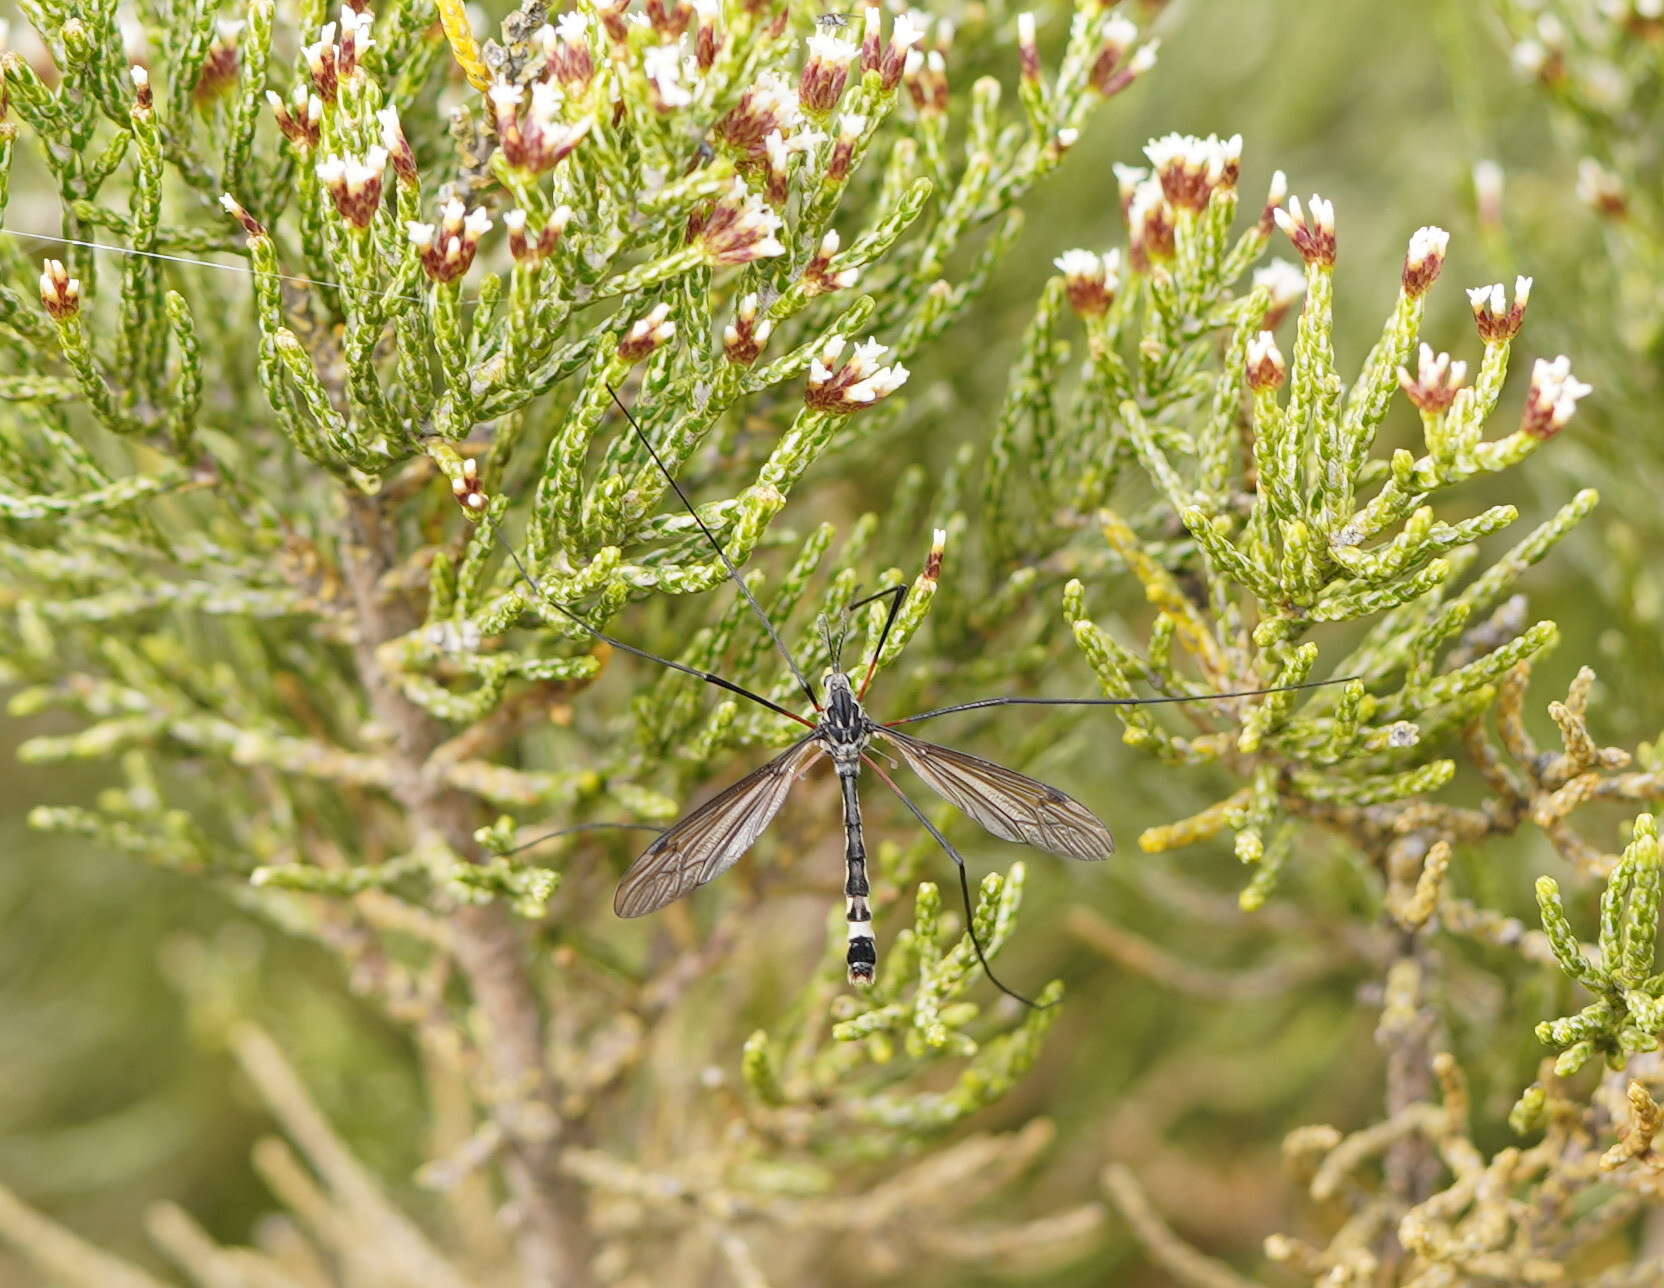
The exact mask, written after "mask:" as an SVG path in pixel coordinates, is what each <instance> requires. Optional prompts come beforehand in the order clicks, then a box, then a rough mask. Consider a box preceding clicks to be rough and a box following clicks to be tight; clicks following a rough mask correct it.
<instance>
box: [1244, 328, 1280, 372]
mask: <svg viewBox="0 0 1664 1288" xmlns="http://www.w3.org/2000/svg"><path fill="white" fill-rule="evenodd" d="M1282 361H1283V354H1282V350H1280V349H1278V348H1277V337H1276V335H1275V334H1274V333H1273V332H1270V331H1261V332H1260V333H1259V334H1258V335H1256V336H1254V337H1253V339H1251V340H1249V341H1248V365H1249V366H1250V367H1256V366H1259V365H1260V364H1261V363H1263V362H1274V363H1276V364H1277V365H1279V366H1281V365H1282Z"/></svg>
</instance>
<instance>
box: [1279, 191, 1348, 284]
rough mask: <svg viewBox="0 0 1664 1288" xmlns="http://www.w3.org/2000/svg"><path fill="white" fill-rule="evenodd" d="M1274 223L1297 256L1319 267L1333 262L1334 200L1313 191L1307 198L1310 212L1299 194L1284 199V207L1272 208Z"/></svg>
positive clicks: (1332, 264)
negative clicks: (1286, 206)
mask: <svg viewBox="0 0 1664 1288" xmlns="http://www.w3.org/2000/svg"><path fill="white" fill-rule="evenodd" d="M1272 218H1273V219H1275V220H1276V221H1277V227H1279V228H1281V229H1282V230H1283V232H1284V233H1285V234H1286V235H1287V237H1288V239H1289V241H1291V242H1293V243H1294V249H1295V250H1297V251H1299V252H1300V258H1301V259H1303V260H1305V261H1306V263H1308V264H1317V265H1320V266H1321V267H1323V268H1333V267H1334V265H1335V204H1334V202H1332V201H1326V200H1324V199H1323V198H1322V197H1319V196H1317V195H1316V194H1315V193H1314V194H1313V196H1312V199H1311V213H1310V214H1309V215H1308V214H1307V213H1306V212H1305V211H1303V210H1302V209H1301V207H1300V198H1299V197H1290V198H1289V199H1288V209H1286V210H1283V209H1278V210H1274V211H1272Z"/></svg>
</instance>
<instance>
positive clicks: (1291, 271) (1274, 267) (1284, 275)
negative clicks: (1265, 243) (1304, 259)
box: [1254, 259, 1306, 309]
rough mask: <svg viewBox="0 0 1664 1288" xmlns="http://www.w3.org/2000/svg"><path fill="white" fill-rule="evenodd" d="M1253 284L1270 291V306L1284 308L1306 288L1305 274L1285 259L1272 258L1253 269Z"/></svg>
mask: <svg viewBox="0 0 1664 1288" xmlns="http://www.w3.org/2000/svg"><path fill="white" fill-rule="evenodd" d="M1254 285H1255V286H1263V287H1265V288H1266V289H1267V290H1269V291H1270V292H1271V307H1272V308H1274V309H1277V308H1283V309H1286V308H1287V307H1288V306H1289V305H1290V304H1292V303H1294V301H1295V300H1297V299H1299V298H1300V297H1301V295H1303V294H1305V290H1306V275H1305V273H1303V272H1302V271H1301V270H1300V268H1299V266H1298V265H1296V264H1291V263H1290V262H1289V261H1288V260H1286V259H1274V260H1271V261H1270V262H1269V263H1267V264H1266V265H1265V266H1264V267H1262V268H1256V269H1255V270H1254Z"/></svg>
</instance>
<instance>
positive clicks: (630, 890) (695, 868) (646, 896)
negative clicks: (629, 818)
mask: <svg viewBox="0 0 1664 1288" xmlns="http://www.w3.org/2000/svg"><path fill="white" fill-rule="evenodd" d="M820 750H821V747H820V744H819V743H818V742H816V741H815V740H814V739H813V738H812V737H811V738H805V739H804V740H803V741H801V742H799V743H796V744H795V745H793V746H791V747H788V748H787V749H786V750H785V751H783V752H781V753H780V754H779V755H778V756H776V757H775V758H774V759H773V760H771V761H769V762H768V763H767V764H766V765H763V766H762V767H761V768H759V769H754V770H752V771H751V773H749V774H747V775H746V776H745V777H744V778H742V779H740V780H739V782H737V783H735V784H734V785H733V786H732V787H730V788H728V789H727V790H725V791H723V792H720V793H718V794H717V795H715V796H713V797H711V799H710V800H708V801H706V802H705V803H704V804H703V805H701V806H699V808H698V809H696V810H694V811H693V812H692V813H690V814H689V815H687V817H685V818H683V819H682V820H681V821H680V822H679V823H677V824H676V826H674V827H673V828H671V829H670V830H669V831H668V832H666V833H665V834H664V835H663V836H661V837H660V838H659V839H658V840H656V841H654V842H653V844H651V845H650V846H648V847H647V849H646V850H644V851H643V852H642V854H641V857H640V858H638V859H637V860H636V861H635V862H634V863H632V864H631V865H630V870H629V871H628V872H626V873H625V874H624V879H623V880H622V881H620V882H619V883H618V893H617V894H616V895H614V896H613V901H612V910H613V911H614V912H616V913H617V914H618V915H619V916H620V917H640V916H643V915H644V914H646V913H649V912H654V911H657V910H658V909H660V908H662V907H664V906H665V904H667V903H673V902H674V901H675V900H677V899H680V898H681V897H682V896H683V895H685V894H686V893H688V891H690V890H692V889H694V888H695V887H697V886H702V885H704V884H705V883H706V882H707V881H709V880H711V879H712V878H713V877H717V876H720V875H721V874H722V873H724V872H726V871H727V870H728V869H729V868H731V867H733V866H734V864H735V863H736V862H737V861H738V859H739V857H740V856H741V855H742V854H744V853H745V852H746V851H747V850H749V849H750V848H751V846H752V844H753V843H754V842H755V841H756V840H757V838H758V837H759V836H761V835H762V834H763V829H764V828H765V827H767V826H768V825H769V822H770V821H771V820H772V819H773V818H774V816H775V815H776V814H778V813H779V812H780V807H781V806H782V805H783V804H785V802H786V794H787V793H788V792H790V791H791V789H792V784H793V783H795V782H796V781H797V780H798V778H799V777H801V776H802V774H803V772H804V771H805V770H806V769H808V768H809V764H810V762H811V761H812V760H813V759H814V758H815V757H816V756H817V755H819V754H820Z"/></svg>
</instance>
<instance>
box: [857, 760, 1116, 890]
mask: <svg viewBox="0 0 1664 1288" xmlns="http://www.w3.org/2000/svg"><path fill="white" fill-rule="evenodd" d="M877 732H878V734H879V735H880V736H881V737H883V738H885V739H887V740H888V742H889V743H890V745H891V746H892V747H894V748H895V751H896V754H897V755H898V756H900V757H901V759H902V760H903V761H905V762H906V764H907V767H908V768H909V769H911V770H912V771H913V772H914V773H915V774H917V775H918V776H919V777H920V778H922V779H924V781H925V782H926V783H928V784H929V785H930V786H931V787H932V788H934V789H935V790H936V791H937V792H939V793H941V795H942V796H943V797H945V798H946V799H947V800H948V801H949V802H950V803H951V804H954V805H957V806H958V807H959V808H960V809H962V810H964V811H965V813H967V814H969V815H970V816H971V817H972V818H973V819H975V820H976V821H977V822H978V823H980V824H982V826H983V827H985V828H987V829H988V830H989V831H990V832H992V833H993V834H994V835H995V836H997V837H999V838H1000V839H1001V840H1002V841H1018V842H1020V843H1022V844H1023V845H1032V846H1035V847H1036V848H1038V849H1042V850H1049V851H1051V852H1052V853H1053V854H1061V855H1062V856H1063V857H1064V858H1066V859H1084V860H1087V861H1096V860H1099V859H1107V858H1108V857H1109V856H1110V855H1111V854H1113V853H1115V840H1114V838H1113V837H1111V836H1110V834H1109V829H1108V828H1107V827H1105V826H1104V825H1103V823H1102V822H1100V821H1099V819H1098V816H1097V815H1095V814H1094V813H1092V811H1091V810H1089V809H1087V808H1086V806H1084V805H1082V804H1081V803H1080V802H1079V801H1077V800H1075V799H1074V798H1072V797H1069V796H1065V795H1064V794H1063V793H1062V792H1060V791H1058V790H1057V788H1055V787H1048V786H1047V785H1046V784H1045V783H1042V782H1039V781H1037V780H1036V779H1033V778H1029V777H1026V776H1025V775H1023V774H1019V773H1017V772H1016V770H1013V769H1007V768H1006V767H1005V766H1004V765H996V764H994V762H993V761H991V760H983V759H981V758H980V757H977V756H970V755H966V754H965V753H964V752H962V751H955V750H954V749H953V748H952V747H943V746H940V745H938V744H936V743H934V742H925V741H924V740H923V739H922V738H914V737H910V736H909V735H907V734H904V733H898V732H896V730H894V729H880V730H878V731H877Z"/></svg>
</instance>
